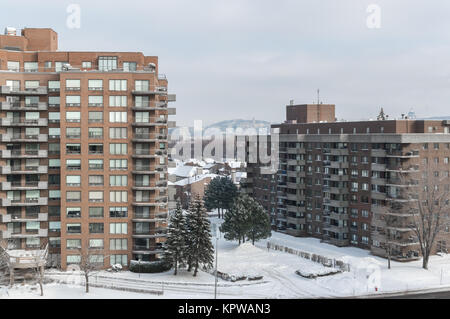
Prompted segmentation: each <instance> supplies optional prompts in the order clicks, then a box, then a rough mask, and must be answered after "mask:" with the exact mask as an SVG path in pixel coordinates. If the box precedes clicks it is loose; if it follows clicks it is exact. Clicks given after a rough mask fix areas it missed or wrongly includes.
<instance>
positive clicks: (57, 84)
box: [48, 81, 61, 104]
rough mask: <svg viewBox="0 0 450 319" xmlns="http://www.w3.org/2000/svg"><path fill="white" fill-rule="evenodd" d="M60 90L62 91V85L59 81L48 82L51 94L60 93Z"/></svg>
mask: <svg viewBox="0 0 450 319" xmlns="http://www.w3.org/2000/svg"><path fill="white" fill-rule="evenodd" d="M60 89H61V83H60V82H59V81H48V90H49V91H50V92H58V91H59V90H60ZM58 98H59V96H58ZM49 103H50V102H49ZM58 104H59V103H58Z"/></svg>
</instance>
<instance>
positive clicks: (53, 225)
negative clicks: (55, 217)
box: [48, 207, 61, 233]
mask: <svg viewBox="0 0 450 319" xmlns="http://www.w3.org/2000/svg"><path fill="white" fill-rule="evenodd" d="M49 208H50V207H49ZM49 213H50V211H49ZM48 231H49V232H52V233H55V232H60V231H61V222H48Z"/></svg>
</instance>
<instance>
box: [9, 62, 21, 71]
mask: <svg viewBox="0 0 450 319" xmlns="http://www.w3.org/2000/svg"><path fill="white" fill-rule="evenodd" d="M7 68H8V71H15V72H19V71H20V63H19V62H17V61H8V62H7Z"/></svg>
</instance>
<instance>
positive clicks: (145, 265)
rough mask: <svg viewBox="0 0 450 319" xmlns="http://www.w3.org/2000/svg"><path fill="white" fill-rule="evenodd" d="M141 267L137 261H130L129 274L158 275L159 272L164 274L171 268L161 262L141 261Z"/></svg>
mask: <svg viewBox="0 0 450 319" xmlns="http://www.w3.org/2000/svg"><path fill="white" fill-rule="evenodd" d="M140 264H141V265H140V266H139V261H137V260H132V261H131V262H130V268H129V269H130V271H131V272H137V273H139V272H141V273H159V272H165V271H168V270H170V269H171V268H172V266H171V265H170V264H169V263H167V262H165V261H163V260H158V261H141V263H140Z"/></svg>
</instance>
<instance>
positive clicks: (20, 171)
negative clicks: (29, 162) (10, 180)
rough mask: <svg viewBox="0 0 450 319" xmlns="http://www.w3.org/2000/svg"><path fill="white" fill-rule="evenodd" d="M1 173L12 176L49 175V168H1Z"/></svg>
mask: <svg viewBox="0 0 450 319" xmlns="http://www.w3.org/2000/svg"><path fill="white" fill-rule="evenodd" d="M0 169H1V173H2V174H3V175H10V174H47V173H48V167H47V166H25V167H24V168H22V167H21V166H2V167H0Z"/></svg>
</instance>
